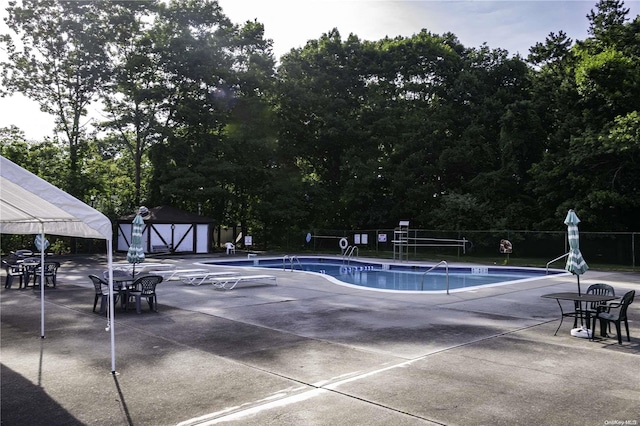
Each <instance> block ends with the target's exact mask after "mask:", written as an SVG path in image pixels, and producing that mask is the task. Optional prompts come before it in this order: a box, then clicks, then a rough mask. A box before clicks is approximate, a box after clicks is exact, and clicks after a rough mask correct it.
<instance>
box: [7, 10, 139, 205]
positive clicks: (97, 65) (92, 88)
mask: <svg viewBox="0 0 640 426" xmlns="http://www.w3.org/2000/svg"><path fill="white" fill-rule="evenodd" d="M130 6H131V5H130V4H125V3H120V2H94V1H55V0H24V1H23V2H22V6H18V5H17V3H16V2H15V1H13V2H10V3H9V7H8V8H7V12H8V17H7V18H6V19H5V22H6V24H7V26H8V27H9V29H10V30H12V31H13V32H14V33H15V34H16V35H18V36H19V40H14V39H12V37H11V36H10V35H8V34H5V35H3V36H2V42H3V44H4V45H5V47H6V50H7V53H8V57H9V61H8V62H6V63H3V64H2V76H3V84H4V87H5V88H6V93H13V92H21V93H22V94H24V95H25V96H27V97H29V98H31V99H33V100H35V101H37V102H38V103H39V105H40V109H41V110H42V111H44V112H47V113H49V114H52V115H54V116H55V119H56V130H57V132H59V133H60V134H61V135H62V136H63V137H64V139H65V141H66V143H67V145H68V150H69V166H68V169H67V170H66V172H67V173H66V182H65V185H63V188H64V189H65V190H67V191H68V192H70V193H72V194H74V195H76V196H77V197H79V198H82V196H83V195H84V193H85V190H86V188H85V185H84V182H85V181H84V179H83V170H82V168H81V167H80V165H81V156H82V146H83V144H85V143H86V134H87V122H85V121H84V120H85V119H86V116H87V108H88V107H89V106H90V105H91V104H92V102H94V101H95V100H96V96H97V94H98V91H99V88H100V87H101V85H102V84H104V82H105V80H106V78H107V76H108V69H107V67H105V64H106V63H108V61H107V54H106V46H107V45H108V44H109V43H110V42H111V41H112V40H114V39H117V38H118V28H119V27H118V25H117V24H118V20H119V19H120V18H121V16H122V14H123V13H128V12H129V10H130V8H129V7H130Z"/></svg>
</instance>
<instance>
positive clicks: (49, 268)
mask: <svg viewBox="0 0 640 426" xmlns="http://www.w3.org/2000/svg"><path fill="white" fill-rule="evenodd" d="M59 267H60V262H44V280H45V284H46V285H49V284H53V288H56V282H57V278H58V268H59ZM35 274H36V279H37V280H39V281H40V280H41V279H42V275H41V271H40V267H39V266H38V267H37V268H36V270H35ZM40 284H42V283H40Z"/></svg>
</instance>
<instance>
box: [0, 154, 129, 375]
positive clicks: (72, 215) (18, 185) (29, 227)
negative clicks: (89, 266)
mask: <svg viewBox="0 0 640 426" xmlns="http://www.w3.org/2000/svg"><path fill="white" fill-rule="evenodd" d="M0 175H1V178H0V233H2V234H41V235H42V241H44V236H45V234H53V235H64V236H72V237H82V238H97V239H102V240H106V242H107V257H108V265H109V300H110V301H111V303H109V323H110V331H111V371H112V373H115V370H116V365H115V330H114V322H113V318H114V312H113V309H114V307H113V273H112V272H111V271H112V263H113V259H112V251H113V250H112V245H113V243H112V238H113V228H112V225H111V221H110V220H109V219H108V218H107V217H106V216H105V215H103V214H102V213H100V212H99V211H97V210H95V209H94V208H92V207H90V206H88V205H87V204H85V203H83V202H82V201H80V200H78V199H77V198H75V197H73V196H71V195H69V194H67V193H66V192H64V191H63V190H61V189H59V188H57V187H56V186H54V185H51V184H50V183H49V182H47V181H45V180H44V179H41V178H39V177H38V176H36V175H34V174H33V173H31V172H29V171H27V170H25V169H23V168H22V167H20V166H18V165H16V164H15V163H13V162H11V161H10V160H8V159H6V158H4V157H2V156H0ZM40 256H41V262H42V263H43V264H44V250H41V253H40ZM40 269H41V270H42V274H43V275H44V268H40ZM40 278H41V281H40V282H41V285H40V292H41V294H40V298H41V300H40V303H41V321H40V322H41V325H40V327H41V337H42V338H44V285H42V283H43V282H44V277H43V276H41V277H40Z"/></svg>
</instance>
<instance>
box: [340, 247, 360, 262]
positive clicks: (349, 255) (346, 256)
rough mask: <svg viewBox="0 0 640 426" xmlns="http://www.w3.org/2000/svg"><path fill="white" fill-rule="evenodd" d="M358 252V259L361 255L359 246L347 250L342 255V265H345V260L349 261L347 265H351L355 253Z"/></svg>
mask: <svg viewBox="0 0 640 426" xmlns="http://www.w3.org/2000/svg"><path fill="white" fill-rule="evenodd" d="M354 251H355V252H356V257H357V256H358V255H359V252H358V246H349V247H347V248H346V249H345V251H344V254H343V255H342V263H344V261H345V259H347V265H349V264H350V263H351V258H352V257H353V252H354Z"/></svg>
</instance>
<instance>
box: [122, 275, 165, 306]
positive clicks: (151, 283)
mask: <svg viewBox="0 0 640 426" xmlns="http://www.w3.org/2000/svg"><path fill="white" fill-rule="evenodd" d="M161 282H162V277H161V276H160V275H145V276H143V277H139V278H136V280H135V281H134V282H133V285H132V286H131V287H132V288H131V289H129V290H127V295H126V298H127V303H126V305H125V310H126V309H127V305H128V304H129V302H130V301H131V300H132V299H134V301H135V303H136V312H137V313H140V312H141V306H140V305H141V304H142V299H143V298H144V299H147V303H149V309H151V310H153V311H154V312H158V296H157V295H156V285H158V284H160V283H161Z"/></svg>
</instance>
